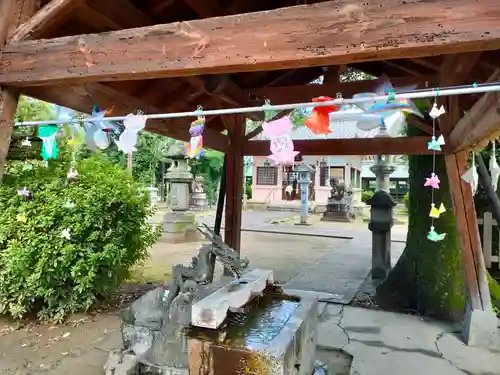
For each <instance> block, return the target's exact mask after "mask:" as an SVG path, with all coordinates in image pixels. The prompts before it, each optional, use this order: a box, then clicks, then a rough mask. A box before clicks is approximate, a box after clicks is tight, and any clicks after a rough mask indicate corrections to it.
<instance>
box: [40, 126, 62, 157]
mask: <svg viewBox="0 0 500 375" xmlns="http://www.w3.org/2000/svg"><path fill="white" fill-rule="evenodd" d="M57 131H58V129H57V126H56V125H46V126H40V127H39V128H38V138H40V139H41V140H42V142H43V144H42V154H41V155H42V158H43V160H49V159H55V158H57V154H58V153H59V148H58V147H57V142H56V134H57Z"/></svg>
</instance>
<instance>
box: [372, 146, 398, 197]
mask: <svg viewBox="0 0 500 375" xmlns="http://www.w3.org/2000/svg"><path fill="white" fill-rule="evenodd" d="M395 170H396V167H395V166H393V165H391V164H389V163H388V156H382V155H377V156H376V163H375V164H374V165H372V166H371V167H370V171H372V172H373V174H374V175H375V177H376V178H377V180H376V181H377V191H378V190H382V191H385V192H387V193H389V188H390V186H389V178H390V175H391V174H392V172H394V171H395Z"/></svg>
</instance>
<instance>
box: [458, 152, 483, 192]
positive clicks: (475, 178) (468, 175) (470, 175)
mask: <svg viewBox="0 0 500 375" xmlns="http://www.w3.org/2000/svg"><path fill="white" fill-rule="evenodd" d="M462 180H464V181H465V182H468V183H469V184H470V187H471V189H472V195H475V194H476V192H477V186H478V183H479V175H478V174H477V169H476V158H475V156H474V153H472V165H471V167H470V168H469V169H467V171H466V172H465V173H464V174H463V175H462Z"/></svg>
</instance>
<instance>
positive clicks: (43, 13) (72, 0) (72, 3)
mask: <svg viewBox="0 0 500 375" xmlns="http://www.w3.org/2000/svg"><path fill="white" fill-rule="evenodd" d="M82 3H83V0H52V1H51V2H50V3H48V4H47V5H45V6H44V7H43V8H41V9H40V10H39V11H38V12H37V13H35V15H34V16H33V17H31V18H30V19H29V20H28V21H26V22H25V23H23V24H22V25H20V26H19V27H18V28H17V29H16V31H15V32H14V34H13V35H12V37H11V38H10V40H9V42H10V43H15V42H19V41H22V40H26V39H37V38H40V37H42V36H44V35H45V34H46V33H47V31H49V30H53V29H55V28H57V27H59V26H60V25H62V24H63V23H64V22H66V21H67V20H68V19H69V18H70V17H71V15H72V14H73V12H74V10H75V9H76V8H77V7H78V6H79V5H81V4H82Z"/></svg>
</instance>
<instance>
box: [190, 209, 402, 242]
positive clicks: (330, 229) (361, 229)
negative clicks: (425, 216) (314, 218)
mask: <svg viewBox="0 0 500 375" xmlns="http://www.w3.org/2000/svg"><path fill="white" fill-rule="evenodd" d="M297 215H298V214H297V212H283V211H245V212H244V213H243V215H242V220H241V230H242V231H247V232H264V233H283V234H290V235H306V236H321V237H323V236H324V237H335V238H357V237H363V238H366V237H367V236H368V237H369V238H370V237H371V232H370V231H369V230H368V224H367V223H359V222H356V223H334V222H315V223H314V224H313V225H311V226H299V225H294V224H292V223H286V222H284V223H280V224H271V221H273V220H276V219H278V220H280V219H281V220H282V219H292V218H296V217H297ZM198 222H200V223H204V224H206V225H208V226H213V225H214V222H215V217H214V216H213V215H209V216H201V217H199V218H198ZM222 227H224V219H223V220H222ZM406 233H407V226H406V225H395V226H394V227H393V229H392V232H391V239H392V241H393V242H403V243H404V242H406Z"/></svg>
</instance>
